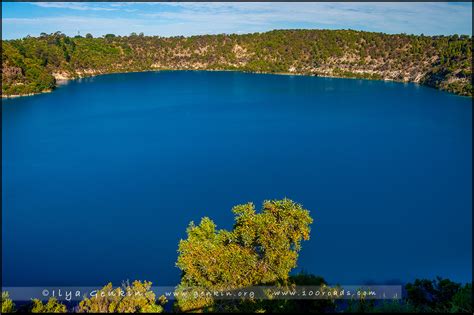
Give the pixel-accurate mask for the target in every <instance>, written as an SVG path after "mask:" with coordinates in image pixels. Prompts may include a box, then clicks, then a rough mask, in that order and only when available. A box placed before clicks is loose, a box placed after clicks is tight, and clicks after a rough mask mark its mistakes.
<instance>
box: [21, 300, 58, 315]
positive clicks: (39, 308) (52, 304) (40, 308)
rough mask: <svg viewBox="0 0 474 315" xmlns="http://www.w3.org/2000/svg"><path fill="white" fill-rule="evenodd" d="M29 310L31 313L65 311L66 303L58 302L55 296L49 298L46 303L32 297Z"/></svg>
mask: <svg viewBox="0 0 474 315" xmlns="http://www.w3.org/2000/svg"><path fill="white" fill-rule="evenodd" d="M29 311H30V312H31V313H67V308H66V305H64V304H62V303H60V302H58V300H57V299H55V298H50V299H49V300H48V302H47V303H46V304H43V302H41V301H40V300H38V299H34V300H33V302H32V304H31V306H30V308H29Z"/></svg>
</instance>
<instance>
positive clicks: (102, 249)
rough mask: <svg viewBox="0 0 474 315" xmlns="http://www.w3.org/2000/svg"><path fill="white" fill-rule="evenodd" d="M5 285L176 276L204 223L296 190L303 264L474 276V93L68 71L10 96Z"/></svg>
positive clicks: (369, 273)
mask: <svg viewBox="0 0 474 315" xmlns="http://www.w3.org/2000/svg"><path fill="white" fill-rule="evenodd" d="M2 150H3V152H2V184H3V187H2V207H3V209H2V219H3V223H2V224H3V226H2V228H3V229H2V237H3V244H2V255H3V257H2V258H3V266H2V273H3V280H2V281H3V283H2V284H3V285H4V286H44V285H61V286H76V285H92V286H96V285H103V284H106V283H107V282H108V281H112V282H114V284H120V282H121V281H122V280H126V279H130V280H134V279H139V280H150V281H152V282H153V283H154V285H174V284H176V283H177V282H178V281H179V275H180V271H179V269H177V268H176V267H175V262H176V258H177V252H176V251H177V247H178V241H179V240H180V238H185V237H186V234H185V230H186V227H187V226H188V224H189V222H190V221H192V220H193V221H195V222H198V221H199V220H200V219H201V217H203V216H209V217H210V218H212V219H213V220H214V221H215V223H216V224H217V225H218V228H231V227H232V223H233V215H232V213H231V208H232V206H234V205H236V204H239V203H245V202H248V201H252V202H254V203H255V204H256V207H257V208H260V206H261V203H262V202H263V200H265V199H274V198H283V197H288V198H291V199H293V200H295V201H297V202H299V203H302V204H303V205H304V207H305V208H307V209H309V210H311V214H312V216H313V218H314V223H313V225H312V231H311V240H310V241H308V242H304V243H303V249H302V252H301V255H300V258H299V260H298V267H297V269H296V270H295V271H301V270H305V271H308V272H311V273H315V274H318V275H321V276H323V277H324V278H326V280H327V281H329V282H330V283H336V282H339V283H341V284H348V285H349V284H360V283H361V282H365V281H373V282H376V283H379V284H383V283H386V282H390V281H392V280H401V281H410V280H413V279H414V278H416V277H434V276H436V275H440V276H443V277H449V278H451V279H452V280H455V281H461V282H466V281H470V280H471V279H472V267H471V265H472V194H471V190H472V105H471V99H470V98H465V97H459V96H455V95H452V94H448V93H445V92H441V91H438V90H434V89H431V88H426V87H421V86H417V85H414V84H401V83H393V82H382V81H366V80H351V79H330V78H316V77H303V76H283V75H264V74H244V73H234V72H189V71H183V72H147V73H130V74H112V75H104V76H98V77H94V78H88V79H82V80H78V81H70V82H69V83H68V84H66V85H64V86H61V87H59V88H58V89H57V90H55V91H54V92H53V93H48V94H42V95H37V96H31V97H24V98H17V99H8V100H2Z"/></svg>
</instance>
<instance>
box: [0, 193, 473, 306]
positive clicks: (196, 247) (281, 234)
mask: <svg viewBox="0 0 474 315" xmlns="http://www.w3.org/2000/svg"><path fill="white" fill-rule="evenodd" d="M232 211H233V213H234V215H235V222H234V226H233V229H232V230H230V231H228V230H217V229H216V225H215V223H214V222H213V221H212V220H211V219H210V218H207V217H205V218H203V219H202V220H201V222H200V224H199V225H195V224H194V223H193V222H191V223H190V225H189V226H188V229H187V239H185V240H181V241H180V242H179V245H178V260H177V263H176V266H177V267H178V268H179V269H180V270H181V282H180V284H179V285H178V286H177V287H176V288H175V293H178V294H177V295H174V296H175V297H176V300H175V301H174V303H173V304H172V305H169V304H170V301H168V300H167V297H166V296H164V295H162V296H160V297H157V295H156V294H155V292H154V291H153V290H152V283H151V282H149V281H143V282H142V281H134V282H133V283H131V284H130V283H129V282H124V283H123V284H122V286H119V287H115V288H114V287H113V285H112V284H111V283H109V284H107V285H106V286H104V287H103V288H101V289H98V290H97V292H96V294H95V295H93V296H89V297H86V296H84V297H83V298H82V300H81V301H79V302H76V303H73V304H72V305H71V304H70V305H66V304H63V302H61V301H58V300H57V299H55V298H54V297H51V298H49V300H48V301H46V302H43V301H41V300H38V299H33V300H32V301H31V302H29V303H25V304H23V305H21V306H17V305H15V303H14V301H12V299H11V298H10V296H9V294H8V292H2V313H10V312H14V311H19V312H32V313H66V312H78V313H162V312H165V311H173V312H255V313H268V312H269V313H277V312H278V313H280V312H284V313H287V312H291V313H294V312H296V313H301V312H314V313H335V312H338V313H341V312H342V313H352V312H358V313H360V312H364V313H373V312H377V313H380V312H392V313H393V312H407V313H413V312H452V313H471V314H472V284H465V285H461V284H459V283H455V282H452V281H450V280H449V279H442V278H440V277H438V278H436V279H435V280H428V279H417V280H415V281H414V282H413V283H408V284H406V285H405V287H404V288H405V292H404V293H403V298H401V299H390V297H388V298H387V299H386V300H375V299H368V298H366V297H364V296H362V295H361V296H360V297H358V296H357V295H356V296H355V297H353V298H351V299H348V300H342V299H338V298H334V297H328V298H323V299H275V298H271V297H272V295H267V298H261V297H259V298H254V297H252V296H241V297H237V298H232V299H218V298H214V297H215V295H212V294H211V295H201V294H197V295H194V294H190V293H189V292H190V291H189V290H191V291H198V292H200V291H205V292H209V293H212V292H216V291H217V292H219V291H220V292H223V291H229V290H239V289H240V290H242V289H245V288H251V287H255V286H260V287H262V286H263V287H265V288H267V287H270V286H271V287H273V288H275V287H276V288H277V289H278V290H280V289H281V290H283V291H284V290H294V288H295V286H298V287H299V288H306V287H318V288H320V290H322V291H324V292H330V291H333V290H337V289H338V285H334V286H331V285H329V284H328V283H327V282H326V281H325V280H324V279H323V278H322V277H318V276H314V275H310V274H306V273H300V274H296V275H291V274H290V272H291V270H292V269H294V268H295V267H296V263H297V259H298V255H299V252H300V251H301V249H302V242H303V241H305V240H308V239H309V237H310V231H311V228H310V226H311V224H312V222H313V219H312V218H311V216H310V212H309V211H308V210H306V209H304V208H303V207H302V205H300V204H297V203H295V202H293V201H292V200H289V199H283V200H269V201H265V202H264V203H263V207H262V209H261V211H259V212H258V213H257V212H256V210H255V207H254V205H253V204H252V203H247V204H242V205H238V206H235V207H234V208H233V209H232ZM322 255H323V254H322ZM322 259H325V257H324V256H322ZM186 292H187V293H188V294H187V295H186V294H183V293H186ZM273 297H274V296H273ZM166 305H169V306H170V307H168V308H166Z"/></svg>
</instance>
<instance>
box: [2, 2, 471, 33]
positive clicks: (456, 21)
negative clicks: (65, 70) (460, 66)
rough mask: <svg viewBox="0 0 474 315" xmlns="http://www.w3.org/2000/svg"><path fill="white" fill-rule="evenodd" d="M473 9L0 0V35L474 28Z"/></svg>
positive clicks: (434, 5)
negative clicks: (14, 0) (58, 32)
mask: <svg viewBox="0 0 474 315" xmlns="http://www.w3.org/2000/svg"><path fill="white" fill-rule="evenodd" d="M471 12H472V3H471V2H458V3H453V2H451V3H449V2H445V3H443V2H418V3H413V2H410V3H395V2H384V3H382V2H381V3H376V2H365V3H349V2H334V3H330V2H313V3H288V2H286V3H281V2H280V3H255V2H254V3H249V2H247V3H235V2H234V3H232V2H227V3H226V2H214V3H192V2H186V3H184V2H181V3H178V2H168V3H164V2H162V3H153V2H146V3H133V2H108V3H100V2H95V3H94V2H35V3H25V2H23V3H18V2H16V3H15V2H2V31H3V34H2V37H3V39H12V38H21V37H24V36H26V35H28V34H29V35H31V36H37V35H39V34H40V33H41V32H46V33H52V32H55V31H62V32H63V33H66V34H67V35H77V34H78V32H80V34H81V35H85V34H86V33H91V34H93V35H94V36H101V35H104V34H106V33H114V34H118V35H128V34H130V33H131V32H137V33H139V32H144V33H145V35H160V36H175V35H184V36H189V35H197V34H218V33H237V34H239V33H252V32H263V31H268V30H272V29H288V28H316V29H321V28H324V29H348V28H350V29H356V30H365V31H376V32H386V33H408V34H421V33H424V34H425V35H448V34H468V35H472V26H471V25H472V13H471Z"/></svg>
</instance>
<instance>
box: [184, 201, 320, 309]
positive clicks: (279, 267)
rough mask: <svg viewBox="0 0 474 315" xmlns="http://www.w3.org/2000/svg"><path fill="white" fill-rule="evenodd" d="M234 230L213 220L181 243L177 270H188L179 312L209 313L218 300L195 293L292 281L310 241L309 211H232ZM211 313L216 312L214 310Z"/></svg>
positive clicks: (280, 206)
mask: <svg viewBox="0 0 474 315" xmlns="http://www.w3.org/2000/svg"><path fill="white" fill-rule="evenodd" d="M232 211H233V212H234V214H235V215H236V220H235V224H234V227H233V230H232V231H226V230H219V231H217V230H216V225H215V224H214V222H213V221H212V220H211V219H209V218H203V219H202V220H201V223H200V224H199V225H198V226H195V225H194V223H193V222H191V224H190V225H189V227H188V229H187V234H188V238H187V239H186V240H181V241H180V243H179V249H178V252H179V257H178V262H177V266H178V267H179V268H180V269H181V270H182V278H181V283H180V285H179V286H178V288H177V291H178V293H181V294H179V295H178V296H177V303H176V307H177V308H178V309H179V310H180V311H189V310H196V309H203V308H208V307H210V306H212V305H213V304H214V301H213V299H212V297H207V296H204V297H199V298H196V297H195V296H190V295H186V296H185V294H186V292H189V290H190V289H192V290H196V289H198V290H202V289H203V290H214V291H215V290H233V289H237V288H244V287H247V286H253V285H264V284H274V283H277V282H285V281H286V280H288V276H289V273H290V271H291V270H292V269H293V268H295V267H296V261H297V259H298V253H299V251H300V249H301V241H302V240H308V239H309V234H310V224H311V223H312V221H313V220H312V218H311V217H310V214H309V211H308V210H305V209H304V208H303V207H302V206H301V205H299V204H297V203H295V202H293V201H291V200H289V199H283V200H271V201H265V202H264V203H263V209H262V212H261V213H258V214H257V213H256V212H255V207H254V205H253V204H252V203H247V204H243V205H238V206H236V207H234V208H233V209H232ZM209 310H211V309H209Z"/></svg>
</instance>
